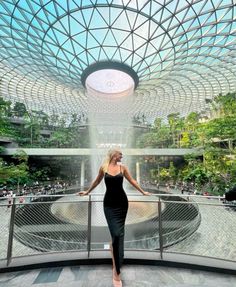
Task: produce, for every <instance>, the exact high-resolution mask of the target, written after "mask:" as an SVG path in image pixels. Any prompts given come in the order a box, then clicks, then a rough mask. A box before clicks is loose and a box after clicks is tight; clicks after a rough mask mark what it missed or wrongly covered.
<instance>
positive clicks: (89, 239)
mask: <svg viewBox="0 0 236 287" xmlns="http://www.w3.org/2000/svg"><path fill="white" fill-rule="evenodd" d="M91 220H92V201H91V195H89V201H88V241H87V251H88V258H89V256H90V251H91V228H92V227H91Z"/></svg>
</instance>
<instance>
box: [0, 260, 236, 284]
mask: <svg viewBox="0 0 236 287" xmlns="http://www.w3.org/2000/svg"><path fill="white" fill-rule="evenodd" d="M111 275H112V272H111V267H110V266H109V265H94V266H93V265H89V266H88V265H83V266H70V267H53V268H43V269H35V270H28V271H27V270H26V271H17V272H9V273H0V287H28V286H32V287H112V277H111ZM122 279H123V280H122V281H123V286H124V287H126V286H127V287H236V275H227V274H218V273H213V272H206V271H197V270H187V269H179V268H170V267H160V266H140V265H124V266H123V268H122Z"/></svg>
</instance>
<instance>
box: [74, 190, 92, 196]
mask: <svg viewBox="0 0 236 287" xmlns="http://www.w3.org/2000/svg"><path fill="white" fill-rule="evenodd" d="M88 194H89V192H88V191H87V190H85V191H80V192H77V193H76V195H79V196H85V195H88Z"/></svg>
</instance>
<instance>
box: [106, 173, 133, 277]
mask: <svg viewBox="0 0 236 287" xmlns="http://www.w3.org/2000/svg"><path fill="white" fill-rule="evenodd" d="M104 180H105V184H106V188H107V189H106V193H105V196H104V201H103V207H104V213H105V217H106V220H107V224H108V227H109V230H110V233H111V237H112V247H113V254H114V260H115V267H116V272H117V274H120V267H121V265H122V261H123V257H124V235H125V218H126V214H127V210H128V199H127V196H126V194H125V191H124V189H123V174H122V172H121V171H120V173H119V174H117V175H115V176H113V175H111V174H109V173H107V172H106V173H105V176H104Z"/></svg>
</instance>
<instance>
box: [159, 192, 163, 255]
mask: <svg viewBox="0 0 236 287" xmlns="http://www.w3.org/2000/svg"><path fill="white" fill-rule="evenodd" d="M161 211H162V205H161V197H160V196H159V200H158V219H159V246H160V256H161V259H163V230H162V216H161V213H162V212H161Z"/></svg>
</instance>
